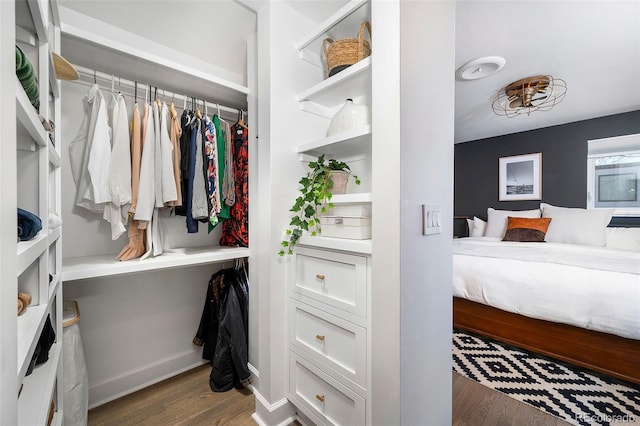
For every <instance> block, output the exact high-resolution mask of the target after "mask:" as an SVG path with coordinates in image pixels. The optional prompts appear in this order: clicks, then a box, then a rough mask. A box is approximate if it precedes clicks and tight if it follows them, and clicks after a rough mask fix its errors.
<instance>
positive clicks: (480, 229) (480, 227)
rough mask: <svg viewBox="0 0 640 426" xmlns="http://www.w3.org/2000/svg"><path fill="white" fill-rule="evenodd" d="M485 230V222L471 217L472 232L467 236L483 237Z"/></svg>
mask: <svg viewBox="0 0 640 426" xmlns="http://www.w3.org/2000/svg"><path fill="white" fill-rule="evenodd" d="M486 229H487V222H485V221H484V220H482V219H480V218H479V217H476V216H474V217H473V232H471V233H470V234H469V236H470V237H484V233H485V231H486Z"/></svg>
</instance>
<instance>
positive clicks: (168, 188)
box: [160, 103, 178, 205]
mask: <svg viewBox="0 0 640 426" xmlns="http://www.w3.org/2000/svg"><path fill="white" fill-rule="evenodd" d="M168 113H169V111H168V107H167V104H166V103H164V104H163V105H162V112H161V114H160V149H161V150H162V170H161V174H162V177H161V178H162V202H163V204H165V205H166V204H168V203H171V202H174V201H176V200H177V199H178V192H177V190H176V179H175V176H174V173H173V145H172V144H171V138H170V137H169V127H168V119H169V115H168Z"/></svg>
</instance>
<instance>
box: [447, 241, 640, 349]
mask: <svg viewBox="0 0 640 426" xmlns="http://www.w3.org/2000/svg"><path fill="white" fill-rule="evenodd" d="M453 254H454V256H453V294H454V296H456V297H462V298H465V299H469V300H471V301H474V302H479V303H483V304H485V305H490V306H493V307H496V308H499V309H502V310H505V311H508V312H513V313H517V314H522V315H525V316H529V317H532V318H538V319H543V320H547V321H554V322H560V323H565V324H570V325H575V326H578V327H582V328H586V329H590V330H597V331H602V332H605V333H612V334H616V335H619V336H622V337H627V338H632V339H639V340H640V253H634V252H625V251H618V250H610V249H605V248H600V247H589V246H577V245H570V244H558V243H517V242H502V241H500V240H499V239H497V238H495V239H494V238H459V239H456V240H454V242H453Z"/></svg>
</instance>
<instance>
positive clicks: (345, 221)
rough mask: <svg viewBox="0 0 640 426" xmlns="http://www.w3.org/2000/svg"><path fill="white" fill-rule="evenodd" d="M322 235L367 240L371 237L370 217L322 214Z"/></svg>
mask: <svg viewBox="0 0 640 426" xmlns="http://www.w3.org/2000/svg"><path fill="white" fill-rule="evenodd" d="M320 224H321V225H322V232H321V235H322V236H324V237H335V238H347V239H351V240H366V239H369V238H371V218H370V217H350V216H322V217H320Z"/></svg>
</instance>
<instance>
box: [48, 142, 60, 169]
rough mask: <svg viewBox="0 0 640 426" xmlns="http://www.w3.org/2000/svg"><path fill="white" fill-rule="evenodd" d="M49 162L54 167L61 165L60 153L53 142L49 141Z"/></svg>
mask: <svg viewBox="0 0 640 426" xmlns="http://www.w3.org/2000/svg"><path fill="white" fill-rule="evenodd" d="M48 145H49V162H50V163H51V165H52V166H53V167H56V168H57V167H60V154H58V152H57V151H56V148H55V147H54V146H53V144H52V143H51V142H49V144H48Z"/></svg>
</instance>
